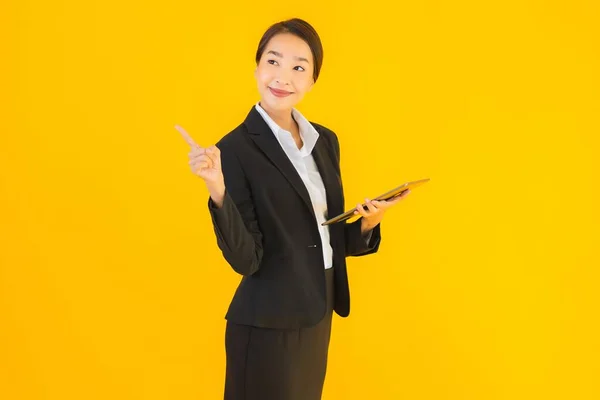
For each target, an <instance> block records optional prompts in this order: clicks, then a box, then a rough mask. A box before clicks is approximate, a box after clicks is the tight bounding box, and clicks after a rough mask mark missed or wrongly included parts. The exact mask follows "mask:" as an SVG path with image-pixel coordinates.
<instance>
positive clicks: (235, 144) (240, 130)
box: [215, 123, 248, 152]
mask: <svg viewBox="0 0 600 400" xmlns="http://www.w3.org/2000/svg"><path fill="white" fill-rule="evenodd" d="M247 136H248V131H247V129H246V127H245V125H244V123H241V124H239V125H238V126H236V127H235V128H234V129H232V130H231V131H229V132H228V133H226V134H225V135H223V137H221V139H219V141H218V142H217V143H216V144H215V145H216V146H217V147H218V148H219V150H221V151H223V150H227V151H230V152H231V151H235V150H236V149H239V148H240V146H242V145H243V142H244V140H245V139H247Z"/></svg>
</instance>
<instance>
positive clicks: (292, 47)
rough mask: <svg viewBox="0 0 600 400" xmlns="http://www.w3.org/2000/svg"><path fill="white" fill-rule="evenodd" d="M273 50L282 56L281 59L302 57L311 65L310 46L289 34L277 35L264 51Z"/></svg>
mask: <svg viewBox="0 0 600 400" xmlns="http://www.w3.org/2000/svg"><path fill="white" fill-rule="evenodd" d="M270 50H274V51H276V52H278V53H281V54H282V55H283V58H290V59H292V58H295V57H303V58H306V59H307V60H308V61H309V62H311V63H312V52H311V51H310V46H309V45H308V43H306V42H305V41H304V40H302V39H300V38H299V37H298V36H296V35H293V34H291V33H278V34H277V35H275V36H273V37H272V38H271V40H269V42H268V43H267V45H266V47H265V51H264V53H263V54H266V53H267V52H268V51H270Z"/></svg>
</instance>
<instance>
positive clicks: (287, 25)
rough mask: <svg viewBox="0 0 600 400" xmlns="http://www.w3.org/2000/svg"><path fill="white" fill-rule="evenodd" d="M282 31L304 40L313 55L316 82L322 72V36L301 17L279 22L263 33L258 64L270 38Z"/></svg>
mask: <svg viewBox="0 0 600 400" xmlns="http://www.w3.org/2000/svg"><path fill="white" fill-rule="evenodd" d="M280 33H291V34H292V35H296V36H298V37H299V38H300V39H302V40H304V41H305V42H306V44H308V47H310V51H311V53H312V56H313V61H314V62H313V64H314V68H313V79H314V81H315V82H316V81H317V78H318V77H319V72H321V65H323V45H322V44H321V38H319V35H318V34H317V31H316V30H315V28H313V27H312V25H311V24H309V23H308V22H306V21H304V20H302V19H300V18H292V19H288V20H285V21H280V22H277V23H275V24H273V25H271V26H270V27H269V29H267V31H266V32H265V33H264V34H263V36H262V38H261V39H260V42H259V43H258V49H257V50H256V64H257V65H258V63H259V61H260V58H261V57H262V54H263V53H264V51H265V47H266V46H267V43H269V40H271V39H272V38H273V36H275V35H277V34H280Z"/></svg>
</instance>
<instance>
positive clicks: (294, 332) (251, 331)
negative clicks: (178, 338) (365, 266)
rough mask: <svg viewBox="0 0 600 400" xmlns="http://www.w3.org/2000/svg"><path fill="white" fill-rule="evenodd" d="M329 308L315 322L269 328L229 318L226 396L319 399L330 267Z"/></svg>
mask: <svg viewBox="0 0 600 400" xmlns="http://www.w3.org/2000/svg"><path fill="white" fill-rule="evenodd" d="M325 278H326V279H325V281H326V286H327V312H326V314H325V316H324V317H323V319H322V320H321V321H320V322H319V323H317V324H316V325H314V326H311V327H305V328H299V329H272V328H260V327H255V326H249V325H240V324H236V323H233V322H231V321H228V322H227V328H226V333H225V349H226V354H227V367H226V378H225V397H224V398H225V400H319V399H321V393H322V392H323V383H324V381H325V373H326V369H327V354H328V348H329V339H330V335H331V322H332V316H333V305H334V291H335V284H334V271H333V268H331V269H327V270H325Z"/></svg>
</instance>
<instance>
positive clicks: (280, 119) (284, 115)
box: [258, 102, 295, 132]
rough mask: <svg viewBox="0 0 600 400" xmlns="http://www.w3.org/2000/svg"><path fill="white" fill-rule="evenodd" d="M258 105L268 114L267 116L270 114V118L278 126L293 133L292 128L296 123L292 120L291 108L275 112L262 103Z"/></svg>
mask: <svg viewBox="0 0 600 400" xmlns="http://www.w3.org/2000/svg"><path fill="white" fill-rule="evenodd" d="M258 104H259V105H260V106H261V107H262V108H263V110H265V111H266V112H267V114H269V117H271V119H272V120H273V121H275V123H276V124H277V125H279V126H280V127H281V128H283V129H285V130H286V131H290V132H291V131H292V127H293V126H294V124H295V122H294V119H293V118H292V109H291V108H290V109H286V110H273V109H271V108H269V106H267V105H266V104H263V103H262V102H259V103H258Z"/></svg>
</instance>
